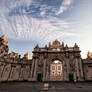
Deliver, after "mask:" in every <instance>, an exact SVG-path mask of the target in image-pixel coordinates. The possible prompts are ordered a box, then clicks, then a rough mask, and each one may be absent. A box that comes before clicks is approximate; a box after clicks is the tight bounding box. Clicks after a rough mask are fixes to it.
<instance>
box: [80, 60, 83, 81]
mask: <svg viewBox="0 0 92 92" xmlns="http://www.w3.org/2000/svg"><path fill="white" fill-rule="evenodd" d="M79 66H80V77H81V80H83V68H82V61H81V59H79Z"/></svg>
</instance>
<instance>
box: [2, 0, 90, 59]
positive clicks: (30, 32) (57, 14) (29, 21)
mask: <svg viewBox="0 0 92 92" xmlns="http://www.w3.org/2000/svg"><path fill="white" fill-rule="evenodd" d="M3 34H5V35H6V37H7V39H8V46H9V52H11V51H14V52H17V53H19V54H21V55H22V56H23V55H24V54H25V53H26V52H29V53H30V55H31V57H32V51H33V49H34V47H35V45H36V44H39V46H40V47H44V46H45V45H46V44H48V42H53V41H54V40H56V39H57V40H59V41H60V42H62V41H63V42H64V43H65V44H68V46H71V47H73V46H74V44H75V43H77V44H78V45H79V47H80V50H81V56H82V58H86V54H87V52H88V51H90V52H92V40H91V39H92V0H0V36H2V35H3Z"/></svg>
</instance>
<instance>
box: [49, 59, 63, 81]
mask: <svg viewBox="0 0 92 92" xmlns="http://www.w3.org/2000/svg"><path fill="white" fill-rule="evenodd" d="M50 80H51V81H60V80H62V63H61V62H60V61H59V60H55V61H53V62H52V63H51V65H50Z"/></svg>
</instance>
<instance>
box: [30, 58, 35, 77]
mask: <svg viewBox="0 0 92 92" xmlns="http://www.w3.org/2000/svg"><path fill="white" fill-rule="evenodd" d="M34 64H35V62H34V59H33V61H32V67H31V78H32V77H33V73H34Z"/></svg>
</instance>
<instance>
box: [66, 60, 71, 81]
mask: <svg viewBox="0 0 92 92" xmlns="http://www.w3.org/2000/svg"><path fill="white" fill-rule="evenodd" d="M66 63H67V81H69V73H70V63H69V58H67V59H66Z"/></svg>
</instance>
